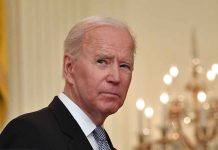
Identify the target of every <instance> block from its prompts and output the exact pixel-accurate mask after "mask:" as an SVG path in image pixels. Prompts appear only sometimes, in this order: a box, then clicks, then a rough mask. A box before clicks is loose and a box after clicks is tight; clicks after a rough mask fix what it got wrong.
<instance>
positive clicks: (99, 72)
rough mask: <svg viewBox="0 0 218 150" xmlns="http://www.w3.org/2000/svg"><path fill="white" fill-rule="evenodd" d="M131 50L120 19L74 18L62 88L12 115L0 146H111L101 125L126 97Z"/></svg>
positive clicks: (48, 149) (75, 149)
mask: <svg viewBox="0 0 218 150" xmlns="http://www.w3.org/2000/svg"><path fill="white" fill-rule="evenodd" d="M134 51H135V42H134V38H133V36H132V35H131V33H130V31H129V29H128V27H127V26H126V25H124V24H123V23H121V22H120V21H117V20H114V19H112V18H107V17H88V18H86V19H84V20H82V21H81V22H79V23H78V24H76V25H75V26H74V27H73V28H72V29H71V31H70V32H69V34H68V36H67V38H66V40H65V43H64V58H63V75H64V78H65V87H64V91H63V93H61V94H59V95H58V96H56V97H55V98H54V99H53V101H52V102H51V104H50V105H49V106H48V107H46V108H44V109H42V110H39V111H37V112H33V113H29V114H25V115H22V116H20V117H18V118H16V119H14V120H12V121H11V122H10V123H9V124H8V125H7V126H6V128H5V129H4V130H3V132H2V133H1V135H0V149H13V148H19V149H40V150H41V149H42V150H92V149H94V150H110V149H111V150H112V149H115V148H114V147H113V145H112V143H111V141H110V139H109V136H108V135H107V133H106V131H105V130H104V129H103V127H102V125H103V123H104V121H105V119H106V118H107V117H108V116H109V115H111V114H113V113H115V112H117V111H118V109H119V108H120V107H121V106H122V105H123V103H124V100H125V98H126V94H127V91H128V88H129V84H130V81H131V78H132V71H133V64H134ZM99 134H100V135H99ZM102 137H106V139H104V138H103V139H101V138H102Z"/></svg>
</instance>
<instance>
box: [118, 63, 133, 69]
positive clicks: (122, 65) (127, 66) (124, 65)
mask: <svg viewBox="0 0 218 150" xmlns="http://www.w3.org/2000/svg"><path fill="white" fill-rule="evenodd" d="M120 67H121V68H126V69H129V70H131V67H130V66H129V65H128V64H121V65H120Z"/></svg>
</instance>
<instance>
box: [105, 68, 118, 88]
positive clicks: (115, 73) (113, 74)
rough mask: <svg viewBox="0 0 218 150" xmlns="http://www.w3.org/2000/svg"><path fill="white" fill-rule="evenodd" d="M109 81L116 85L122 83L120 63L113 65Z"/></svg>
mask: <svg viewBox="0 0 218 150" xmlns="http://www.w3.org/2000/svg"><path fill="white" fill-rule="evenodd" d="M107 81H108V82H110V83H113V84H115V85H117V84H119V83H120V69H119V65H113V66H111V69H110V72H109V75H108V77H107Z"/></svg>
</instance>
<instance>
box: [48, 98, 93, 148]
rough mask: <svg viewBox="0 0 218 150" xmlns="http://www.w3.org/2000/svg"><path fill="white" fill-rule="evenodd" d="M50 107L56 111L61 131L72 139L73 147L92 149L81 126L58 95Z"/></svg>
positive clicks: (55, 114)
mask: <svg viewBox="0 0 218 150" xmlns="http://www.w3.org/2000/svg"><path fill="white" fill-rule="evenodd" d="M48 108H50V109H51V110H52V112H53V113H54V116H55V118H56V120H57V122H58V124H59V126H60V129H61V131H62V132H63V133H64V134H65V135H67V136H68V137H69V138H70V139H72V140H71V142H72V144H71V147H72V148H74V149H77V148H78V149H81V148H82V149H84V150H92V146H91V145H90V143H89V141H88V139H87V138H86V136H85V134H84V133H83V132H82V130H81V128H80V126H79V125H78V123H77V122H76V120H75V119H74V118H73V117H72V115H71V114H70V112H69V111H68V110H67V108H66V107H65V106H64V104H63V103H62V102H61V101H60V99H59V98H58V97H57V96H55V98H54V99H53V101H52V102H51V104H50V105H49V106H48ZM76 147H77V148H76Z"/></svg>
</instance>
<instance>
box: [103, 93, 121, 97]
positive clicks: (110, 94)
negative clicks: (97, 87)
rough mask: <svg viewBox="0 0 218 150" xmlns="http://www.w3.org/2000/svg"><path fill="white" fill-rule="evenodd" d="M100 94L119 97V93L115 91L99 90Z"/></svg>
mask: <svg viewBox="0 0 218 150" xmlns="http://www.w3.org/2000/svg"><path fill="white" fill-rule="evenodd" d="M100 94H103V95H106V96H112V97H119V98H120V95H119V94H118V93H115V92H101V93H100Z"/></svg>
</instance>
